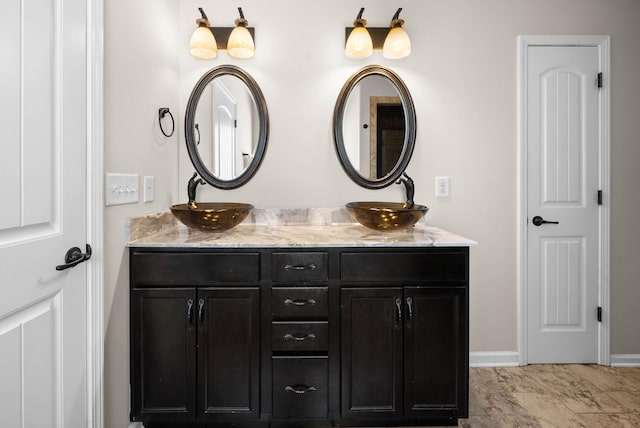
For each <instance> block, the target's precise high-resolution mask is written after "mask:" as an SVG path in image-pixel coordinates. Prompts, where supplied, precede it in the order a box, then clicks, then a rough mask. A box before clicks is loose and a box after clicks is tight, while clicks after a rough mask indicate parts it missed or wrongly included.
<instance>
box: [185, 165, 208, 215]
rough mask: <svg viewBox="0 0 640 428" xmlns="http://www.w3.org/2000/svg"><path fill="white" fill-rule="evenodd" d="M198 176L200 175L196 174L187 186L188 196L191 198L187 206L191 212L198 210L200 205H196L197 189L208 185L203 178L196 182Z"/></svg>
mask: <svg viewBox="0 0 640 428" xmlns="http://www.w3.org/2000/svg"><path fill="white" fill-rule="evenodd" d="M197 176H198V173H197V172H194V173H193V176H192V177H191V178H190V179H189V183H188V184H187V196H189V203H188V204H187V206H188V207H189V209H191V210H193V209H196V208H198V205H197V204H196V187H198V184H206V183H205V182H204V180H203V179H202V178H198V179H197V180H196V177H197Z"/></svg>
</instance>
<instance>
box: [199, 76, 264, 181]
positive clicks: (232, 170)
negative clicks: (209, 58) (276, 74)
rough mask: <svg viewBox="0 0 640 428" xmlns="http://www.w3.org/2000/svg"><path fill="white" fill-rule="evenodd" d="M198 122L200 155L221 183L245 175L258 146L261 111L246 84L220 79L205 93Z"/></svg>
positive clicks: (232, 77) (202, 97)
mask: <svg viewBox="0 0 640 428" xmlns="http://www.w3.org/2000/svg"><path fill="white" fill-rule="evenodd" d="M195 121H196V124H195V125H197V129H198V131H199V132H200V140H199V141H200V143H199V144H197V146H198V147H197V148H198V154H199V156H200V159H201V160H202V162H203V163H204V165H205V166H206V167H207V168H208V169H209V171H211V172H212V174H213V175H214V176H215V177H217V178H218V179H220V180H227V181H228V180H233V179H235V178H237V177H238V176H240V175H242V173H243V172H244V171H246V169H247V168H248V167H249V165H250V164H251V161H252V160H253V158H254V156H255V150H256V147H257V145H258V135H259V131H260V130H259V120H258V109H257V108H256V104H255V102H254V101H253V98H252V97H251V93H250V92H249V90H248V88H247V87H246V86H245V84H244V83H243V82H242V81H241V80H240V79H238V78H237V77H235V76H229V75H225V76H220V77H217V78H216V79H214V80H212V81H211V82H210V83H209V84H208V85H207V86H206V87H205V89H204V91H203V92H202V95H201V96H200V101H199V102H198V107H197V110H196V117H195Z"/></svg>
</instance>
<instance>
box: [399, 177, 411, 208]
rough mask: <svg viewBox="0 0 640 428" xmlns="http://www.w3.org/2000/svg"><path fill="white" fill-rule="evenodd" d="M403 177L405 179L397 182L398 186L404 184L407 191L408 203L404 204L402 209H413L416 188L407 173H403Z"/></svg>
mask: <svg viewBox="0 0 640 428" xmlns="http://www.w3.org/2000/svg"><path fill="white" fill-rule="evenodd" d="M402 175H404V178H399V179H398V181H396V184H400V183H402V184H404V186H405V188H406V191H407V201H406V202H405V203H404V204H402V208H405V209H411V208H413V205H414V203H413V194H414V192H415V188H414V185H413V180H412V179H411V177H409V176H408V175H407V173H406V172H404V173H402Z"/></svg>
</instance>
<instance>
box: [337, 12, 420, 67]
mask: <svg viewBox="0 0 640 428" xmlns="http://www.w3.org/2000/svg"><path fill="white" fill-rule="evenodd" d="M363 11H364V8H362V9H360V13H359V14H358V17H357V18H356V20H355V21H354V22H353V25H354V26H353V27H347V28H345V40H346V42H345V54H346V55H347V56H348V57H349V58H366V57H368V56H371V54H372V52H373V51H374V50H382V55H383V56H384V57H385V58H390V59H400V58H404V57H407V56H409V55H410V54H411V40H410V39H409V35H408V34H407V32H406V31H405V30H404V28H402V26H403V25H404V20H403V19H400V18H399V16H400V12H401V11H402V8H399V9H398V10H397V11H396V13H395V14H394V15H393V18H392V19H391V23H390V24H389V27H366V28H365V26H366V25H367V21H366V20H365V19H362V12H363ZM356 30H358V32H357V33H356ZM367 39H368V41H367ZM368 43H371V44H372V46H371V48H368V47H367V46H368Z"/></svg>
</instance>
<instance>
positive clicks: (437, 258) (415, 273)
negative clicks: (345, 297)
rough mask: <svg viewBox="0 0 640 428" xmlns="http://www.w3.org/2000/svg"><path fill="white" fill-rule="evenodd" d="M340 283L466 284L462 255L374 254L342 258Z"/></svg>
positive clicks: (452, 253)
mask: <svg viewBox="0 0 640 428" xmlns="http://www.w3.org/2000/svg"><path fill="white" fill-rule="evenodd" d="M340 266H341V268H340V269H341V270H340V278H341V279H342V281H367V282H382V281H384V282H389V281H391V282H404V281H466V280H467V256H466V254H465V253H463V252H446V251H442V252H424V253H423V252H375V253H373V252H372V253H350V252H345V253H342V254H341V258H340Z"/></svg>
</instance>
